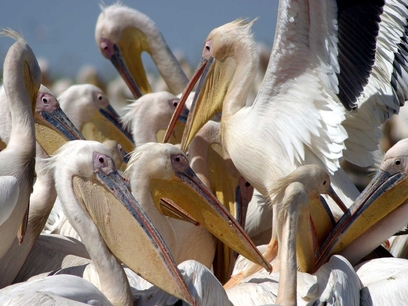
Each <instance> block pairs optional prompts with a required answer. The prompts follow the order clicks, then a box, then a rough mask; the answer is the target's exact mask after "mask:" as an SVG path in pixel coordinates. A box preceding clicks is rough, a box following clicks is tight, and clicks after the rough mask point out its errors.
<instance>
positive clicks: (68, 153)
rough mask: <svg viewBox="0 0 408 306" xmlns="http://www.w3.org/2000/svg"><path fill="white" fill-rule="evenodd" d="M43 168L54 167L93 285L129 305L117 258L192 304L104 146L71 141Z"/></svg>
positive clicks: (172, 263) (172, 264)
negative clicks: (95, 281) (88, 259)
mask: <svg viewBox="0 0 408 306" xmlns="http://www.w3.org/2000/svg"><path fill="white" fill-rule="evenodd" d="M68 160H69V161H70V162H68V163H67V162H66V161H68ZM45 167H46V169H48V170H49V171H52V172H53V174H54V180H55V188H56V190H57V193H58V197H59V198H60V200H61V202H62V205H63V208H64V211H65V214H66V216H67V218H68V219H69V221H70V223H71V224H72V225H73V226H74V228H75V230H76V231H77V232H78V234H79V235H80V237H81V240H82V241H83V243H84V245H85V247H86V248H87V251H88V253H89V255H90V257H91V259H92V261H93V264H94V266H95V269H96V271H97V273H98V275H99V287H98V288H99V289H100V290H101V291H102V292H103V293H104V295H105V296H106V297H107V298H108V299H109V300H110V301H111V302H112V303H113V304H116V303H117V304H133V297H132V295H131V291H130V287H129V283H128V280H127V277H126V275H125V273H124V271H123V269H122V267H121V265H120V263H119V260H120V261H122V262H123V263H124V264H126V265H127V266H128V267H129V268H130V269H132V270H133V271H135V272H136V273H138V274H140V275H141V276H142V277H144V278H146V280H148V281H150V282H152V283H153V284H155V285H157V286H158V287H160V288H162V289H163V290H165V291H167V292H169V293H171V294H173V295H175V296H177V297H178V298H180V299H183V300H185V301H186V302H188V303H189V304H193V303H194V301H193V298H192V297H191V294H190V293H189V292H188V289H187V287H186V284H185V283H184V281H183V280H182V278H181V275H180V273H179V271H178V269H177V267H176V266H175V263H174V260H173V258H172V257H171V255H170V252H169V250H168V248H167V246H166V245H165V244H164V242H163V240H162V238H161V236H160V235H159V234H158V232H157V231H156V229H155V228H154V227H153V225H152V224H151V222H150V220H149V219H148V217H147V216H146V215H145V214H144V213H143V211H142V210H141V208H140V207H139V204H138V203H137V202H136V201H135V200H134V198H133V197H132V196H131V194H130V192H129V190H128V189H127V186H126V184H125V183H124V181H123V179H122V177H121V176H119V174H118V172H117V170H116V167H115V165H114V163H113V160H112V157H111V154H110V152H109V150H107V148H106V147H105V146H104V145H102V144H101V143H99V142H96V141H86V140H74V141H70V142H68V143H66V144H65V145H63V146H62V147H61V148H60V149H59V150H58V151H57V153H56V154H55V155H54V156H52V157H51V158H49V159H47V160H46V166H45ZM119 203H121V204H119ZM116 258H117V259H116Z"/></svg>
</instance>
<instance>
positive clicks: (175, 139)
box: [156, 99, 189, 144]
mask: <svg viewBox="0 0 408 306" xmlns="http://www.w3.org/2000/svg"><path fill="white" fill-rule="evenodd" d="M179 102H180V99H177V100H176V99H175V100H174V103H177V105H178V103H179ZM188 114H189V110H188V108H187V107H186V106H185V105H184V107H183V108H182V109H181V113H180V115H179V116H178V119H177V121H176V122H175V124H174V127H173V131H172V133H171V134H170V135H169V136H168V139H167V141H166V142H169V143H171V144H179V143H181V138H182V136H183V131H184V127H185V126H186V121H187V117H188ZM165 134H166V131H164V130H159V131H157V133H156V140H157V142H162V141H163V139H164V138H165V137H166V136H165Z"/></svg>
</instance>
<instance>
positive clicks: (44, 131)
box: [34, 90, 85, 155]
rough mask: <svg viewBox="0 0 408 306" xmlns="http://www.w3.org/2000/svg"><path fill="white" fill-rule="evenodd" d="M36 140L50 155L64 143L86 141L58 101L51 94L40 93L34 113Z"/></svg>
mask: <svg viewBox="0 0 408 306" xmlns="http://www.w3.org/2000/svg"><path fill="white" fill-rule="evenodd" d="M34 120H35V132H36V139H37V141H38V143H39V144H40V145H41V147H42V148H43V149H44V151H45V152H46V153H47V154H48V155H52V154H54V152H55V151H56V150H57V149H58V148H59V147H61V146H62V145H63V144H64V143H66V142H67V141H70V140H75V139H85V138H84V137H83V136H82V134H81V133H80V132H79V131H78V129H77V128H76V127H75V126H74V125H73V124H72V122H71V120H69V118H68V117H67V115H66V114H65V113H64V112H63V111H62V109H61V108H60V106H59V103H58V101H57V99H56V98H55V97H54V96H53V95H52V94H50V93H47V92H44V90H42V92H41V91H40V92H39V93H38V95H37V100H36V110H35V113H34Z"/></svg>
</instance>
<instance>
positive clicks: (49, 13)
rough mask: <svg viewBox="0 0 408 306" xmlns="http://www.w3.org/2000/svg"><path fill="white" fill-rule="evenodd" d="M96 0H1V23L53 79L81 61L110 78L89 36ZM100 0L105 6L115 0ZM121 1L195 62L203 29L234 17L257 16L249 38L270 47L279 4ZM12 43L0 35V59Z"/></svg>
mask: <svg viewBox="0 0 408 306" xmlns="http://www.w3.org/2000/svg"><path fill="white" fill-rule="evenodd" d="M100 3H101V1H99V0H64V1H63V0H35V1H34V0H30V1H29V0H2V1H1V5H0V28H11V29H13V30H16V31H17V32H19V33H22V34H23V36H24V38H25V39H26V40H27V42H28V43H29V45H30V46H31V48H32V49H33V51H34V53H35V54H36V56H37V58H45V59H47V60H48V61H49V69H50V73H51V75H52V76H53V77H55V78H58V77H71V78H72V77H75V75H76V74H77V72H78V71H79V70H80V68H81V67H82V66H83V65H93V66H95V67H96V68H97V70H98V71H99V72H100V73H101V74H102V77H103V78H104V79H105V80H109V79H111V78H113V77H114V76H116V75H117V73H116V71H115V70H114V68H113V66H112V64H111V63H110V62H109V61H108V60H106V59H105V58H103V57H102V55H101V54H100V52H99V50H98V48H97V46H96V43H95V38H94V37H95V25H96V20H97V18H98V16H99V13H100V11H101V10H100V8H99V4H100ZM104 3H105V5H110V4H112V3H114V1H108V0H105V1H104ZM122 3H123V4H124V5H126V6H129V7H132V8H134V9H137V10H139V11H140V12H142V13H144V14H146V15H148V16H149V17H150V18H151V19H152V20H153V21H154V22H155V23H156V25H157V27H158V28H159V30H160V31H161V32H162V34H163V36H164V38H165V40H166V42H167V44H168V45H169V46H170V49H171V50H173V51H174V50H181V51H183V52H184V53H185V55H186V57H187V60H188V62H189V63H190V64H191V65H193V66H194V67H196V65H197V64H198V61H199V58H200V56H201V49H202V45H203V43H204V40H205V38H206V37H207V35H208V33H209V32H210V31H211V30H212V29H213V28H215V27H218V26H220V25H222V24H224V23H227V22H230V21H232V20H234V19H236V18H249V19H250V20H252V19H254V18H256V17H258V20H257V21H256V23H255V24H254V26H253V32H254V37H255V39H256V40H257V41H259V42H263V43H265V44H267V45H268V46H271V45H272V42H273V37H274V31H275V30H274V29H275V24H276V12H277V6H278V0H207V1H200V2H199V1H194V0H160V1H159V0H145V1H131V0H123V1H122ZM12 43H13V41H12V39H10V38H7V37H5V38H3V37H0V60H1V63H3V62H4V57H5V55H6V53H7V50H8V48H9V47H10V46H11V44H12ZM144 58H145V57H144ZM148 65H149V63H148ZM150 65H152V64H151V63H150ZM1 67H2V66H1ZM0 70H2V69H0Z"/></svg>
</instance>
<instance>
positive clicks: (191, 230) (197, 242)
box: [125, 143, 270, 270]
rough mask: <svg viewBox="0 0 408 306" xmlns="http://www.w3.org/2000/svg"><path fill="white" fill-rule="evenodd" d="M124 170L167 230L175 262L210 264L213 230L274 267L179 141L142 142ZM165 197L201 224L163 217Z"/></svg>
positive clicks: (139, 197)
mask: <svg viewBox="0 0 408 306" xmlns="http://www.w3.org/2000/svg"><path fill="white" fill-rule="evenodd" d="M125 173H127V175H128V177H129V181H130V186H131V190H132V194H133V195H134V197H135V199H136V200H137V201H138V202H139V203H141V205H142V207H143V209H144V211H145V212H146V214H147V215H148V216H149V218H150V219H151V220H152V222H153V224H155V226H156V227H157V229H158V231H159V232H160V233H161V234H162V236H163V239H164V241H166V244H167V245H168V246H169V249H170V250H171V252H172V254H173V256H174V257H175V260H176V263H180V262H182V261H184V260H187V259H194V260H197V261H199V262H201V263H203V264H204V265H205V266H207V267H210V266H211V264H212V260H213V257H214V251H215V243H214V238H213V236H212V235H211V234H210V233H209V232H211V233H212V234H213V235H214V236H215V237H217V238H218V239H220V240H221V241H223V242H224V243H225V244H227V245H228V246H229V247H231V248H233V249H234V250H236V251H237V252H238V253H240V254H243V255H244V256H245V257H247V258H249V259H250V260H252V261H254V262H257V263H259V264H260V265H262V266H263V267H265V268H266V269H267V270H270V265H269V263H267V262H266V261H265V260H264V259H263V258H262V256H260V255H261V254H260V253H259V251H258V250H257V249H256V248H255V246H254V245H253V243H252V242H251V241H250V239H249V237H248V236H247V235H246V234H245V232H244V231H243V229H242V228H241V227H240V226H239V225H238V224H237V222H236V221H235V219H234V218H233V217H232V216H231V215H230V214H229V213H228V211H227V210H226V209H225V208H224V207H223V206H222V205H221V204H220V203H219V202H218V201H217V199H216V198H215V196H214V195H213V194H212V192H211V191H210V190H209V189H208V188H206V187H205V185H204V184H203V183H202V182H201V180H200V179H198V177H197V175H196V174H195V173H194V171H193V170H192V169H191V168H190V166H189V162H188V160H187V157H186V156H185V154H183V153H182V152H181V151H180V150H179V149H178V148H177V147H176V146H174V145H171V144H162V143H145V144H143V145H140V146H137V147H136V149H135V151H134V152H132V155H131V158H130V160H129V163H128V166H127V168H126V171H125ZM141 173H143V175H141ZM186 187H187V188H186ZM162 198H165V199H166V198H169V199H170V200H172V201H173V202H174V203H175V204H176V205H178V206H179V207H180V208H181V209H182V210H184V211H185V212H186V213H187V214H189V215H190V216H191V217H192V218H193V219H194V220H196V221H197V222H199V223H200V224H201V226H200V227H196V226H195V225H192V224H191V223H187V222H184V221H179V220H176V219H172V218H168V217H166V216H164V215H163V213H166V212H167V208H166V207H163V206H162V205H160V199H162ZM203 227H205V228H206V229H207V230H208V231H209V232H207V231H206V230H205V229H204V228H203Z"/></svg>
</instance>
